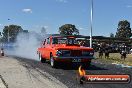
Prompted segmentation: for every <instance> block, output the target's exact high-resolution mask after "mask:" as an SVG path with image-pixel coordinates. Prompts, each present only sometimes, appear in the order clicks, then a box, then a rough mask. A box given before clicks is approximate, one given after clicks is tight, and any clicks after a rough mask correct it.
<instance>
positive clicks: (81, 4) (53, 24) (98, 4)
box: [0, 0, 132, 36]
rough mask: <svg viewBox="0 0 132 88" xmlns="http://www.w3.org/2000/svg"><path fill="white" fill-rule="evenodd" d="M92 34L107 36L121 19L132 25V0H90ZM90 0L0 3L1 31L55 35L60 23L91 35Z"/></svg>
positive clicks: (9, 1) (7, 0) (26, 0)
mask: <svg viewBox="0 0 132 88" xmlns="http://www.w3.org/2000/svg"><path fill="white" fill-rule="evenodd" d="M93 1H94V16H93V18H94V19H93V35H103V36H109V35H110V33H111V32H112V33H115V32H116V31H117V25H118V22H119V21H120V20H128V21H129V22H130V23H132V0H93ZM90 2H91V0H0V31H2V29H3V28H4V26H5V25H9V24H16V25H21V26H22V28H23V29H24V30H30V31H32V30H35V31H37V30H40V29H41V28H42V27H46V29H47V32H48V33H58V28H59V27H60V26H61V25H63V24H74V25H76V27H77V28H78V29H79V31H80V34H82V35H89V34H90V33H89V32H90V5H91V4H90ZM9 19H10V20H9Z"/></svg>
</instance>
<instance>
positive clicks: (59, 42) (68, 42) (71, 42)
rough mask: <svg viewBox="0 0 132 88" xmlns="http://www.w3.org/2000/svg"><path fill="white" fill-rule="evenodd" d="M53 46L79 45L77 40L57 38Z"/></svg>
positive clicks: (54, 39)
mask: <svg viewBox="0 0 132 88" xmlns="http://www.w3.org/2000/svg"><path fill="white" fill-rule="evenodd" d="M52 44H78V42H77V39H76V38H66V37H55V38H53V42H52Z"/></svg>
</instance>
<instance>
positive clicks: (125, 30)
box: [116, 20, 132, 38]
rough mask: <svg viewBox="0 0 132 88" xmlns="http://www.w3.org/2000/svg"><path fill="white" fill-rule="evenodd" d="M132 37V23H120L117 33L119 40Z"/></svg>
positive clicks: (125, 21) (124, 21)
mask: <svg viewBox="0 0 132 88" xmlns="http://www.w3.org/2000/svg"><path fill="white" fill-rule="evenodd" d="M131 36H132V33H131V28H130V22H128V21H127V20H123V21H119V23H118V28H117V32H116V37H118V38H130V37H131Z"/></svg>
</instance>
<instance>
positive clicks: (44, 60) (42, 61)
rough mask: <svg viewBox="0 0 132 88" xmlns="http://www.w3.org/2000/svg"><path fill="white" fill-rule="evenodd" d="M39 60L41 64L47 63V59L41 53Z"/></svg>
mask: <svg viewBox="0 0 132 88" xmlns="http://www.w3.org/2000/svg"><path fill="white" fill-rule="evenodd" d="M39 60H40V61H41V63H45V62H46V59H44V58H43V57H42V55H41V54H40V53H39Z"/></svg>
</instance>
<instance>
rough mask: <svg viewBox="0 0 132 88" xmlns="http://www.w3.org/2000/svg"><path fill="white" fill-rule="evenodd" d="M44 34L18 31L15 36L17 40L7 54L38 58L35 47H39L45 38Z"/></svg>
mask: <svg viewBox="0 0 132 88" xmlns="http://www.w3.org/2000/svg"><path fill="white" fill-rule="evenodd" d="M45 36H46V34H45V35H42V34H41V33H36V32H30V33H20V34H19V35H18V36H17V41H16V43H15V44H13V45H14V48H13V49H11V50H10V49H9V50H8V51H7V52H8V54H9V55H15V56H19V57H24V58H28V59H34V60H39V59H38V55H37V48H38V47H40V45H41V41H42V40H43V39H44V38H45Z"/></svg>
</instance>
